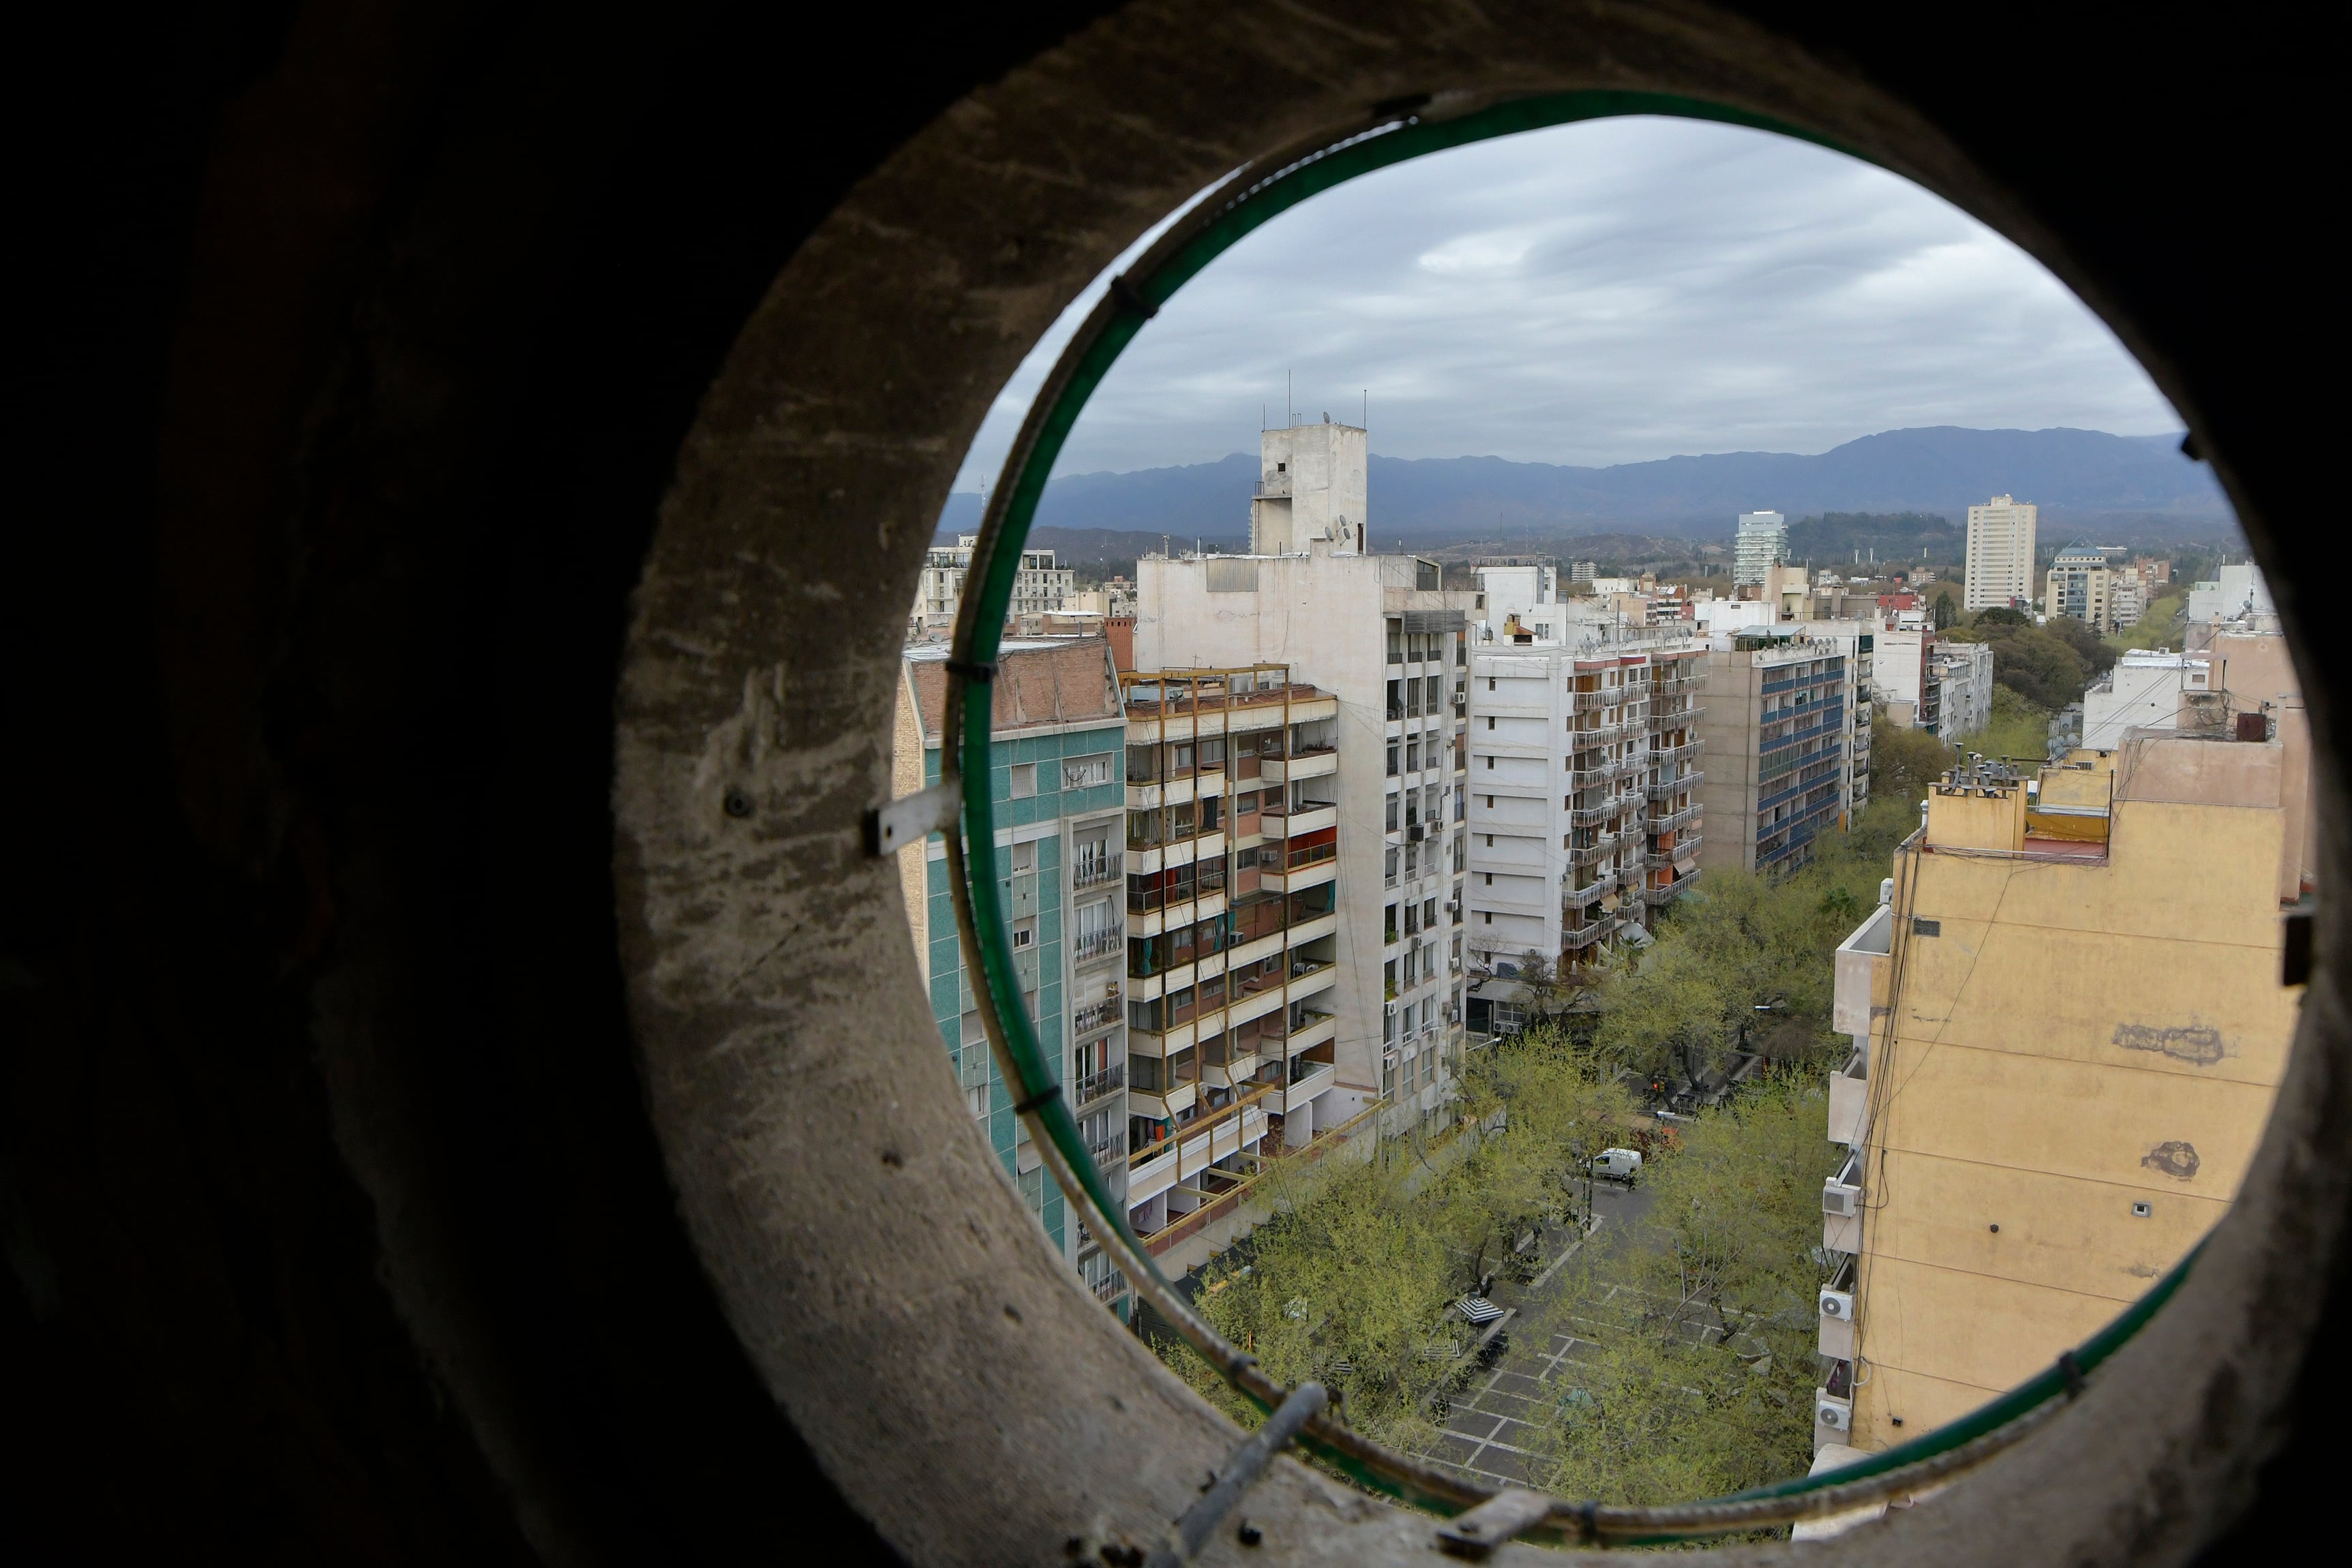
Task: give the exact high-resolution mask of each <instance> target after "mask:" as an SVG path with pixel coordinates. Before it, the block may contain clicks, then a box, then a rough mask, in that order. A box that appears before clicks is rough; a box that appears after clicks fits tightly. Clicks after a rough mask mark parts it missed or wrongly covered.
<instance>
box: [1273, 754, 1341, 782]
mask: <svg viewBox="0 0 2352 1568" xmlns="http://www.w3.org/2000/svg"><path fill="white" fill-rule="evenodd" d="M1258 768H1259V771H1258V776H1259V777H1260V778H1262V779H1264V780H1265V781H1266V782H1267V783H1269V784H1288V783H1289V782H1290V781H1291V780H1292V779H1319V778H1325V777H1328V776H1329V775H1330V774H1332V773H1338V772H1339V748H1338V747H1337V746H1312V747H1308V748H1306V749H1305V750H1302V751H1297V752H1291V753H1290V754H1289V755H1288V756H1286V757H1266V758H1265V759H1263V760H1262V761H1261V762H1260V763H1259V764H1258Z"/></svg>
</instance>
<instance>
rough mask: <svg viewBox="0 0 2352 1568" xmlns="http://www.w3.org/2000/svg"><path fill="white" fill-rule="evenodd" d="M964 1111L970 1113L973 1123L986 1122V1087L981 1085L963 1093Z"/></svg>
mask: <svg viewBox="0 0 2352 1568" xmlns="http://www.w3.org/2000/svg"><path fill="white" fill-rule="evenodd" d="M963 1100H964V1109H965V1110H969V1111H971V1119H972V1120H973V1121H987V1120H988V1085H986V1084H984V1083H983V1084H981V1085H979V1086H977V1087H976V1088H972V1089H966V1090H964V1091H963Z"/></svg>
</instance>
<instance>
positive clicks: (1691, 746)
mask: <svg viewBox="0 0 2352 1568" xmlns="http://www.w3.org/2000/svg"><path fill="white" fill-rule="evenodd" d="M1705 750H1706V742H1705V741H1685V742H1683V743H1682V744H1681V745H1679V746H1661V747H1659V748H1658V749H1657V750H1656V751H1654V752H1651V753H1650V761H1651V762H1652V763H1654V764H1655V765H1657V766H1659V767H1672V766H1674V765H1675V763H1686V762H1689V761H1690V760H1691V759H1692V758H1693V757H1696V756H1697V755H1698V754H1699V753H1700V752H1703V751H1705Z"/></svg>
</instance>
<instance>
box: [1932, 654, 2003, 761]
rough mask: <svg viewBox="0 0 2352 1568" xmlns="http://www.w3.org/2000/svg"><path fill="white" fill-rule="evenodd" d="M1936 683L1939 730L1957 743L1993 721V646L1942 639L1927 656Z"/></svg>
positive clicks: (1943, 735) (1937, 726)
mask: <svg viewBox="0 0 2352 1568" xmlns="http://www.w3.org/2000/svg"><path fill="white" fill-rule="evenodd" d="M1927 678H1928V679H1930V680H1932V681H1934V682H1935V684H1936V710H1937V721H1936V733H1937V734H1938V735H1940V736H1942V737H1943V738H1944V739H1945V740H1947V741H1952V742H1958V741H1960V740H1963V739H1965V738H1966V737H1968V736H1969V735H1973V734H1975V733H1976V732H1977V731H1979V730H1981V729H1983V728H1984V727H1985V726H1986V725H1988V724H1990V723H1991V722H1992V645H1991V644H1990V643H1980V642H1949V641H1941V642H1937V644H1936V645H1935V647H1934V649H1933V651H1932V652H1930V653H1929V654H1928V656H1927Z"/></svg>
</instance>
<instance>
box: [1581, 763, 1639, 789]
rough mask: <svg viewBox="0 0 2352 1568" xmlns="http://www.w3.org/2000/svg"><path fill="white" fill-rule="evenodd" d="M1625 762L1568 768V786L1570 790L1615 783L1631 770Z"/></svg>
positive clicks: (1630, 765) (1593, 787)
mask: <svg viewBox="0 0 2352 1568" xmlns="http://www.w3.org/2000/svg"><path fill="white" fill-rule="evenodd" d="M1632 770H1633V763H1627V762H1614V763H1601V764H1600V765H1599V766H1597V767H1590V768H1570V769H1569V771H1568V787H1569V788H1570V790H1571V791H1574V790H1587V789H1601V788H1603V787H1605V786H1607V785H1609V784H1614V783H1616V782H1617V781H1618V780H1619V779H1622V778H1623V777H1624V776H1625V775H1626V773H1629V772H1631V771H1632Z"/></svg>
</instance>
